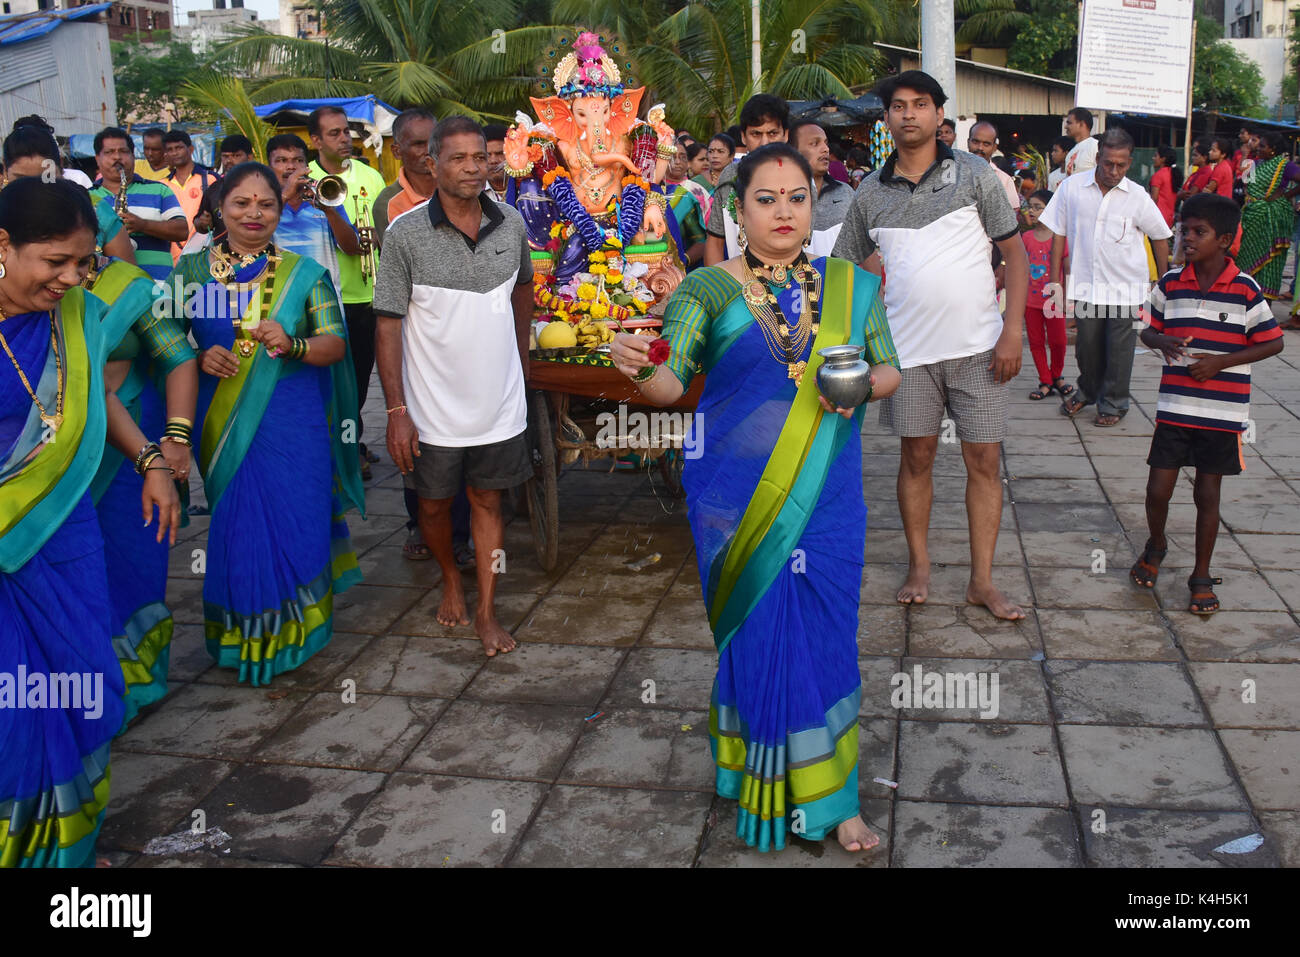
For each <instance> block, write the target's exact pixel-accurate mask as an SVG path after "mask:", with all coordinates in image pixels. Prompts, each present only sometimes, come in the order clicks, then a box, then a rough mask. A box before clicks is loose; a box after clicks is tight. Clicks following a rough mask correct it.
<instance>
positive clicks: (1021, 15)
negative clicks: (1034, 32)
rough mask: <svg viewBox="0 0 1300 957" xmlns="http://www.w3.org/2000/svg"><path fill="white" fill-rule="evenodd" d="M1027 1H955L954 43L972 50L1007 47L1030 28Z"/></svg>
mask: <svg viewBox="0 0 1300 957" xmlns="http://www.w3.org/2000/svg"><path fill="white" fill-rule="evenodd" d="M1028 9H1029V2H1028V0H1019V2H1017V0H956V2H955V3H954V10H953V12H954V13H955V14H956V19H957V22H958V23H959V24H960V26H959V27H958V28H957V36H956V40H957V42H958V43H970V44H973V45H975V46H992V47H1009V46H1010V45H1011V42H1012V41H1013V40H1014V39H1015V38H1016V34H1017V33H1019V32H1020V31H1021V30H1023V29H1024V28H1025V27H1026V26H1028V25H1029V22H1030V19H1031V17H1030V15H1029V13H1028V12H1026V11H1028Z"/></svg>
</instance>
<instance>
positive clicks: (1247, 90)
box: [1192, 17, 1268, 117]
mask: <svg viewBox="0 0 1300 957" xmlns="http://www.w3.org/2000/svg"><path fill="white" fill-rule="evenodd" d="M1222 39H1223V27H1222V25H1221V24H1219V23H1218V22H1216V21H1214V20H1211V19H1210V18H1209V17H1197V18H1196V64H1195V67H1194V68H1193V70H1192V104H1193V105H1194V106H1195V107H1196V108H1197V109H1201V110H1212V111H1214V112H1217V113H1236V114H1238V115H1241V116H1258V117H1264V116H1267V115H1268V113H1267V111H1266V110H1265V109H1264V77H1263V75H1262V74H1261V73H1260V72H1259V67H1258V66H1256V65H1255V64H1254V63H1253V62H1251V61H1250V60H1248V59H1246V57H1244V56H1242V55H1241V54H1240V53H1238V52H1237V51H1236V50H1235V49H1234V48H1233V47H1232V45H1231V44H1228V43H1223V42H1221V41H1222Z"/></svg>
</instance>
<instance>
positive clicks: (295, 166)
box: [266, 133, 361, 290]
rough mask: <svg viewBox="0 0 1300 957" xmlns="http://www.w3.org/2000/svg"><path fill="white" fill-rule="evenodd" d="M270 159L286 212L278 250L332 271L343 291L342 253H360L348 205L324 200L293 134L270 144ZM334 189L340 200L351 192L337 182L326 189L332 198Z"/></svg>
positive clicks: (277, 237)
mask: <svg viewBox="0 0 1300 957" xmlns="http://www.w3.org/2000/svg"><path fill="white" fill-rule="evenodd" d="M266 155H267V158H268V159H269V160H270V161H271V162H270V166H271V169H273V170H274V171H275V175H276V176H277V177H278V178H279V180H280V190H281V193H282V195H283V196H284V212H282V213H281V214H280V224H279V225H278V226H277V227H276V228H275V244H276V245H277V246H280V247H282V248H284V249H287V250H289V251H290V252H295V253H297V254H298V255H299V256H305V257H307V258H309V259H314V260H316V262H318V263H320V264H321V265H322V266H324V267H325V268H326V269H327V270H329V274H330V278H331V279H332V280H334V288H335V289H336V290H338V289H341V288H342V285H341V278H342V277H341V275H340V270H339V255H338V254H339V252H342V253H344V254H345V255H352V256H355V255H356V254H357V253H359V252H360V251H361V244H360V242H359V241H358V240H357V231H356V230H355V229H354V228H353V226H352V223H351V221H350V220H349V219H348V215H347V213H346V212H345V211H344V204H343V203H335V204H334V205H331V204H330V203H331V202H332V200H333V199H334V198H335V196H333V195H328V196H326V197H325V198H324V199H322V197H321V196H320V187H319V185H318V184H317V182H316V181H314V180H312V178H311V177H310V176H309V175H308V173H307V144H306V143H304V142H303V141H302V140H301V139H299V138H298V137H296V136H294V135H293V134H292V133H281V134H280V135H279V136H273V137H271V139H270V140H268V141H267V144H266ZM331 187H332V188H333V189H336V190H338V192H339V193H340V194H343V192H344V191H345V190H346V187H345V186H344V185H343V184H342V183H340V182H339V181H337V180H334V181H332V182H331V184H330V186H327V187H326V192H327V193H329V192H330V189H331Z"/></svg>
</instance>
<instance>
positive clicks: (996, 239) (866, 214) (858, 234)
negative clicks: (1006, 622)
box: [833, 70, 1029, 619]
mask: <svg viewBox="0 0 1300 957" xmlns="http://www.w3.org/2000/svg"><path fill="white" fill-rule="evenodd" d="M877 93H878V94H879V95H880V98H881V100H883V101H884V104H885V109H886V110H887V113H886V117H887V118H888V123H889V129H890V132H891V133H892V134H893V136H894V142H895V144H896V146H897V148H896V149H895V150H894V152H893V153H892V154H891V155H890V157H889V159H888V160H886V161H885V164H884V165H883V166H882V167H881V168H880V169H879V170H876V171H875V172H873V173H871V174H870V175H868V176H867V178H866V179H864V180H863V181H862V184H861V185H860V186H859V187H858V189H857V192H856V193H855V194H854V196H853V203H852V205H851V206H850V207H849V212H848V215H847V216H845V218H844V226H843V228H842V229H841V230H840V235H839V239H838V240H837V241H836V243H835V250H834V253H833V254H834V255H835V256H838V257H840V258H842V259H848V260H851V261H852V262H856V263H859V264H860V265H861V266H862V267H863V268H864V269H868V270H870V271H872V272H874V273H876V274H877V275H880V274H881V271H882V267H883V271H884V274H885V275H886V276H887V281H886V283H885V291H884V298H885V316H886V318H887V319H888V320H889V332H890V335H891V336H892V337H893V340H894V346H895V348H896V349H897V351H898V358H899V368H900V370H901V372H902V376H903V382H902V385H901V386H899V389H898V392H897V393H895V394H894V395H892V396H890V397H889V398H888V399H883V400H881V403H880V406H881V409H880V420H881V422H882V423H884V424H886V425H889V426H890V427H891V428H892V429H893V430H894V432H895V433H897V434H898V435H899V436H900V437H901V440H902V441H901V446H902V455H901V458H900V462H899V469H898V508H899V511H900V512H901V513H902V517H903V531H904V533H905V534H906V535H907V551H908V571H907V579H906V580H905V581H904V582H903V586H902V587H901V588H900V589H899V590H898V600H899V602H901V603H902V604H905V605H910V604H921V603H923V602H924V601H925V600H926V599H927V598H928V597H929V589H930V553H929V549H928V545H927V538H928V535H929V531H930V506H931V503H932V501H933V499H934V481H933V468H934V457H935V453H936V452H937V451H938V447H939V432H940V430H941V428H942V424H943V419H944V412H945V409H946V410H947V412H948V414H949V415H950V416H951V417H952V421H953V423H954V425H955V427H956V432H957V438H959V439H960V440H961V450H962V458H963V460H964V461H965V465H966V504H967V516H966V517H967V522H968V523H969V528H970V554H971V577H970V583H969V584H968V585H967V588H966V600H967V601H968V602H970V603H972V604H975V605H983V606H985V607H986V608H988V609H989V611H991V612H992V613H993V614H994V615H996V616H997V617H999V618H1007V619H1017V618H1023V617H1024V612H1023V611H1022V610H1021V609H1020V608H1019V607H1018V606H1017V605H1016V603H1015V602H1014V601H1011V600H1010V599H1008V598H1007V597H1006V596H1005V595H1004V594H1002V592H1001V591H1000V590H999V589H998V588H997V587H996V586H995V585H994V584H993V552H994V550H995V549H996V547H997V541H998V524H999V522H1000V520H1001V517H1002V481H1001V477H1000V474H999V466H1000V462H1001V451H1002V445H1001V443H1002V439H1003V438H1004V437H1005V435H1006V423H1007V383H1008V382H1009V381H1010V380H1011V379H1012V378H1014V377H1015V375H1016V373H1017V372H1019V371H1020V353H1021V332H1022V330H1023V328H1024V321H1025V299H1026V296H1027V294H1028V285H1029V261H1028V259H1027V258H1026V256H1025V247H1024V244H1023V243H1022V242H1021V241H1020V236H1019V232H1018V230H1017V228H1016V226H1017V224H1016V215H1015V213H1014V212H1013V211H1012V209H1011V207H1010V205H1009V204H1008V203H1007V198H1006V194H1005V193H1003V191H1002V185H1001V184H1000V183H999V182H998V179H997V176H996V175H994V173H993V167H991V166H990V165H989V163H988V161H987V160H985V159H984V158H982V157H979V156H974V155H972V154H970V153H966V152H961V151H957V152H954V151H953V150H951V149H949V148H948V147H947V146H946V145H945V144H943V143H942V142H940V141H939V140H937V139H936V138H935V134H936V131H937V130H938V127H939V122H940V121H941V120H942V119H943V104H944V102H945V100H946V96H945V94H944V92H943V89H942V88H941V87H940V86H939V84H938V82H937V81H936V80H935V79H934V77H932V76H930V75H929V74H928V73H922V72H921V71H920V70H908V71H906V72H904V73H900V74H898V75H897V76H891V77H887V78H886V79H885V80H884V81H882V82H881V84H880V86H879V87H878V88H877ZM990 243H996V244H997V247H998V249H999V250H1000V251H1001V253H1002V258H1003V260H1004V261H1005V262H1006V290H1007V308H1006V315H1005V316H1003V315H1000V314H999V312H998V300H997V290H996V289H995V287H994V280H993V267H992V265H991V260H990V255H989V253H990V249H991V247H990Z"/></svg>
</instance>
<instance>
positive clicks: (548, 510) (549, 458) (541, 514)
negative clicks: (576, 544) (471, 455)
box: [524, 392, 560, 572]
mask: <svg viewBox="0 0 1300 957" xmlns="http://www.w3.org/2000/svg"><path fill="white" fill-rule="evenodd" d="M528 433H529V436H530V441H529V443H528V444H529V448H530V450H531V452H532V456H533V477H532V478H530V479H529V480H528V481H527V482H526V483H525V484H524V498H525V499H527V501H528V523H529V524H530V525H531V526H532V529H533V547H534V548H535V549H536V550H537V563H538V564H539V565H541V566H542V571H547V572H549V571H552V570H553V569H554V568H555V566H556V563H557V561H558V559H559V551H560V493H559V488H558V482H557V478H556V476H557V469H556V461H555V459H556V456H555V431H554V428H553V427H552V425H551V407H550V403H549V402H547V401H546V394H545V393H544V392H534V393H532V394H531V395H530V396H529V399H528Z"/></svg>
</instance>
